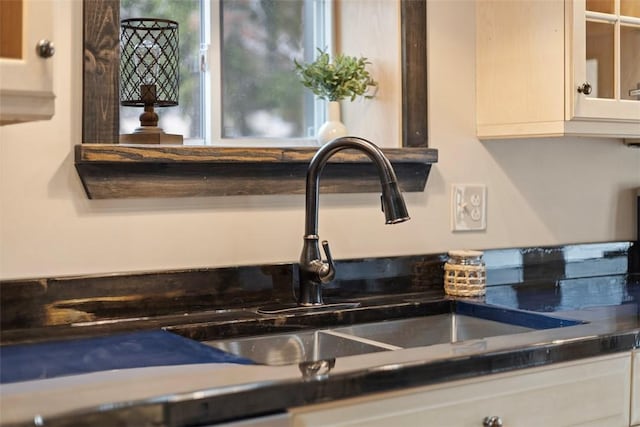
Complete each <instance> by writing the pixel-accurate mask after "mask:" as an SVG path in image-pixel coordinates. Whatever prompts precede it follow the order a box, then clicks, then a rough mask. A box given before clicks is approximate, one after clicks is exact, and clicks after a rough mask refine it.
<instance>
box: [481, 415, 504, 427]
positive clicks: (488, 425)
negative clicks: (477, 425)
mask: <svg viewBox="0 0 640 427" xmlns="http://www.w3.org/2000/svg"><path fill="white" fill-rule="evenodd" d="M482 426H483V427H502V418H500V417H496V416H495V415H493V416H490V417H484V420H482Z"/></svg>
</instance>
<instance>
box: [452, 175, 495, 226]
mask: <svg viewBox="0 0 640 427" xmlns="http://www.w3.org/2000/svg"><path fill="white" fill-rule="evenodd" d="M486 229H487V186H486V185H484V184H452V185H451V230H453V231H479V230H486Z"/></svg>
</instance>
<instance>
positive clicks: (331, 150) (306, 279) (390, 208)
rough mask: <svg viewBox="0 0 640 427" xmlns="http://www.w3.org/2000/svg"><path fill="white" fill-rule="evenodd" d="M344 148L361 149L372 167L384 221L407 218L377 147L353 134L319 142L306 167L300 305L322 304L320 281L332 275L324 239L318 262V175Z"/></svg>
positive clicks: (388, 166)
mask: <svg viewBox="0 0 640 427" xmlns="http://www.w3.org/2000/svg"><path fill="white" fill-rule="evenodd" d="M347 149H354V150H358V151H361V152H363V153H364V154H366V155H367V156H368V157H369V158H370V159H371V161H372V162H373V164H374V165H375V166H376V168H377V170H378V175H379V178H380V185H381V187H382V196H381V200H382V210H383V211H384V214H385V218H386V223H387V224H396V223H399V222H403V221H407V220H408V219H409V214H408V212H407V207H406V205H405V203H404V198H403V197H402V193H401V192H400V188H399V186H398V180H397V178H396V174H395V172H394V170H393V166H391V162H389V159H387V158H386V157H385V155H384V153H383V152H382V150H380V148H378V147H377V146H376V145H375V144H373V143H372V142H370V141H367V140H366V139H363V138H357V137H353V136H348V137H343V138H337V139H334V140H333V141H331V142H329V143H328V144H325V145H323V146H322V147H321V148H320V149H319V150H318V151H317V152H316V154H315V156H313V159H311V163H309V168H308V169H307V182H306V198H305V235H304V245H303V247H302V254H301V255H300V295H299V297H298V303H299V304H300V305H320V304H323V301H322V283H327V282H330V281H331V280H333V277H334V276H335V266H334V264H333V260H332V258H331V252H330V251H329V244H328V243H327V242H326V241H325V242H323V248H324V251H325V255H326V257H327V262H325V261H322V257H321V255H320V247H319V245H318V239H319V237H318V199H319V193H320V174H321V173H322V170H323V169H324V167H325V165H326V164H327V162H328V161H329V159H330V158H331V156H333V155H334V154H336V153H337V152H339V151H342V150H347Z"/></svg>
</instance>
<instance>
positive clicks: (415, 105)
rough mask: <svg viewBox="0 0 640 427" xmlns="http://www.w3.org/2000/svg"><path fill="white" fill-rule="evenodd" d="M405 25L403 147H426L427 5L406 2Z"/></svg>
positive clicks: (403, 9)
mask: <svg viewBox="0 0 640 427" xmlns="http://www.w3.org/2000/svg"><path fill="white" fill-rule="evenodd" d="M400 11H401V21H402V28H401V31H402V145H403V146H404V147H424V146H425V144H426V141H427V138H428V132H427V25H426V22H427V2H426V0H404V1H402V2H401V4H400Z"/></svg>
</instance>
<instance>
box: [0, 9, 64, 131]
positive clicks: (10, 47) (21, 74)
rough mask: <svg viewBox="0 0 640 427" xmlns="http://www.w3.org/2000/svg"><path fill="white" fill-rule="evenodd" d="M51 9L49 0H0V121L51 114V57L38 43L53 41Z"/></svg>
mask: <svg viewBox="0 0 640 427" xmlns="http://www.w3.org/2000/svg"><path fill="white" fill-rule="evenodd" d="M51 13H52V2H51V0H2V1H0V45H1V47H0V124H2V125H4V124H10V123H19V122H26V121H33V120H46V119H50V118H51V117H52V116H53V113H54V100H55V96H54V94H53V58H51V57H47V56H49V55H51V54H52V51H51V50H50V49H48V48H47V44H46V43H41V42H45V41H50V42H53V41H52V37H53V33H52V29H53V17H52V16H51ZM38 46H40V47H41V49H38ZM49 46H50V45H49ZM38 50H40V53H39V52H38Z"/></svg>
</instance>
